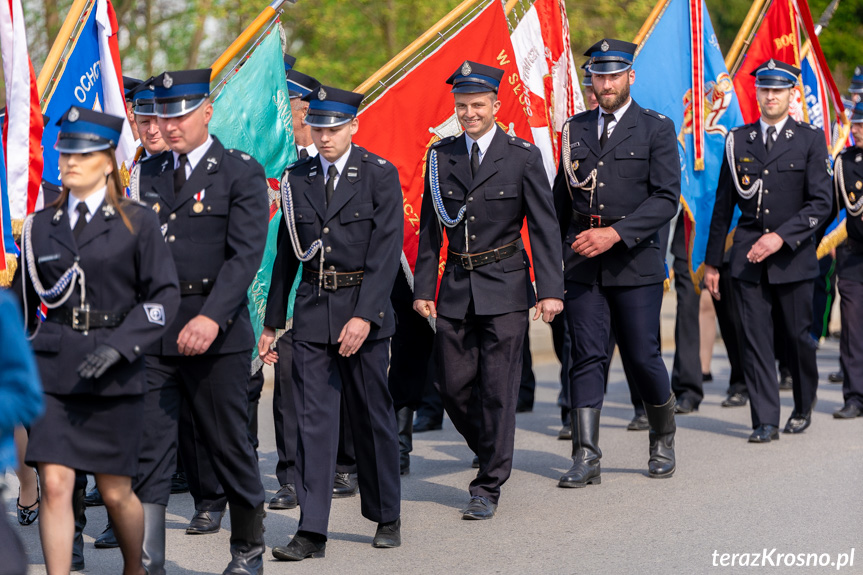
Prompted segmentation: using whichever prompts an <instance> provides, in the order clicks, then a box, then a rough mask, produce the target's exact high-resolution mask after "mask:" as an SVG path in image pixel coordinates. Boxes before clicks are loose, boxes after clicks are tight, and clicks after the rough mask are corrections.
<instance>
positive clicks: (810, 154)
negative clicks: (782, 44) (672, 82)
mask: <svg viewBox="0 0 863 575" xmlns="http://www.w3.org/2000/svg"><path fill="white" fill-rule="evenodd" d="M752 74H753V75H754V76H755V87H756V92H757V97H758V103H759V106H760V108H761V118H760V119H759V120H758V121H757V122H755V123H752V124H747V125H744V126H740V127H738V128H734V129H733V130H732V131H731V133H730V134H729V135H728V138H727V140H726V146H725V149H726V155H725V159H724V161H723V164H722V170H721V172H720V175H719V184H718V186H717V190H716V204H715V206H714V209H713V220H712V222H711V225H710V237H709V240H708V243H707V254H706V257H705V263H706V264H707V267H706V268H705V274H704V285H705V287H706V288H707V289H708V291H709V292H710V294H711V295H712V296H713V297H715V298H719V297H720V296H721V294H720V292H719V271H718V269H717V268H719V267H720V266H721V265H722V258H723V252H724V251H725V237H726V234H727V233H728V231H729V227H730V225H731V218H732V215H733V213H734V206H735V205H737V206H738V207H739V208H740V211H741V216H740V220H739V221H738V223H737V231H736V232H735V233H734V243H733V245H732V247H731V254H730V267H731V275H732V277H733V278H734V291H735V296H737V298H736V301H737V303H738V305H739V309H740V317H741V320H742V323H743V339H744V341H743V365H744V378H745V380H746V387H747V389H748V390H749V398H750V410H751V412H752V427H753V429H754V431H753V433H752V434H751V435H750V437H749V441H750V442H752V443H767V442H770V441H771V440H776V439H779V387H778V385H777V382H776V368H775V363H774V361H775V355H774V349H773V331H774V327H773V320H772V318H771V312H772V311H773V308H775V307H777V308H778V310H777V311H778V312H779V313H780V314H781V317H782V318H783V324H784V327H785V336H786V341H787V342H788V346H787V347H788V363H789V367H790V370H791V375H792V378H793V386H794V411H793V412H792V413H791V416H790V417H789V419H788V422H787V424H786V425H785V429H784V431H785V433H801V432H803V431H804V430H805V429H806V428H807V427H809V425H810V423H811V418H812V409H813V407H814V406H815V394H816V390H817V387H818V366H817V365H816V361H815V342H814V341H813V340H812V338H811V337H810V335H809V329H810V327H811V325H812V292H813V289H814V283H813V280H814V279H815V278H816V277H817V276H818V259H817V257H816V255H815V251H816V247H817V244H816V233H817V232H818V230H819V229H820V228H821V227H822V226H823V225H824V223H825V222H826V221H827V218H828V217H829V216H830V213H831V208H832V205H833V202H832V195H831V191H830V175H831V173H832V168H831V158H830V156H829V154H828V151H827V144H826V142H825V139H824V134H823V132H822V131H821V130H819V129H818V128H816V127H814V126H812V125H810V124H806V123H803V122H797V121H795V120H793V119H790V118H789V117H788V109H789V101H790V98H791V91H792V89H793V88H794V86H795V85H796V84H797V78H798V76H799V74H800V70H799V69H797V68H795V67H794V66H791V65H789V64H786V63H784V62H781V61H779V60H774V59H771V60H768V61H767V62H764V63H763V64H762V65H760V66H759V67H758V68H757V69H756V70H755V71H754V72H752Z"/></svg>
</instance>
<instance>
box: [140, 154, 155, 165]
mask: <svg viewBox="0 0 863 575" xmlns="http://www.w3.org/2000/svg"><path fill="white" fill-rule="evenodd" d="M158 156H159V154H156V155H155V156H151V155H150V154H147V155H146V156H144V157H143V158H141V159H140V160H138V163H139V164H143V163H144V162H149V161H150V160H152V159H153V158H156V157H158Z"/></svg>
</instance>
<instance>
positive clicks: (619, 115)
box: [596, 98, 632, 138]
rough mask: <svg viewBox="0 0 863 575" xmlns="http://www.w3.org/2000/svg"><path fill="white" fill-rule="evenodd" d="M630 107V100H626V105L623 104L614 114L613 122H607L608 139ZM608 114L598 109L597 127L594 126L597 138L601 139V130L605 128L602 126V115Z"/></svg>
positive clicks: (603, 121)
mask: <svg viewBox="0 0 863 575" xmlns="http://www.w3.org/2000/svg"><path fill="white" fill-rule="evenodd" d="M631 105H632V98H630V99H629V100H627V101H626V104H624V105H623V106H621V107H620V108H618V109H617V111H615V112H614V120H613V121H609V122H608V126H607V128H608V137H609V138H610V137H611V134H612V133H613V132H614V128H615V127H616V126H617V123H618V122H619V121H620V119H621V118H622V117H623V115H624V114H625V113H626V111H627V110H628V109H629V107H630V106H631ZM609 113H610V112H607V111H606V110H603V109H602V106H600V107H599V122H598V123H597V126H596V135H597V137H599V138H602V130H603V128H605V127H606V126H603V124H604V123H605V120H604V119H603V117H602V115H603V114H609Z"/></svg>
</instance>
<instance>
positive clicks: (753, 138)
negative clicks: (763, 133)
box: [749, 130, 758, 142]
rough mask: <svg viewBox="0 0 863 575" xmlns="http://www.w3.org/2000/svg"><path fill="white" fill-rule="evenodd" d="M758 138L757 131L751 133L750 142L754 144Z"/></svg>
mask: <svg viewBox="0 0 863 575" xmlns="http://www.w3.org/2000/svg"><path fill="white" fill-rule="evenodd" d="M757 137H758V132H756V131H755V130H752V131H751V132H749V141H750V142H754V141H755V138H757Z"/></svg>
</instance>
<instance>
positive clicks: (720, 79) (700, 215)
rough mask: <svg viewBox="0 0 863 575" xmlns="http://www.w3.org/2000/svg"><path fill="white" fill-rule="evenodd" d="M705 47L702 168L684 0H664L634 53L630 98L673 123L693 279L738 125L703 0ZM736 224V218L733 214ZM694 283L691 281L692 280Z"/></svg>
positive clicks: (735, 106) (730, 84) (698, 272)
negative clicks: (731, 133) (728, 139)
mask: <svg viewBox="0 0 863 575" xmlns="http://www.w3.org/2000/svg"><path fill="white" fill-rule="evenodd" d="M702 11H703V27H702V31H701V37H702V38H703V39H704V40H703V45H704V48H703V49H704V60H703V61H704V76H703V77H704V84H703V86H702V90H701V93H700V94H698V95H697V97H699V98H703V103H704V105H703V110H704V113H703V126H704V169H703V170H696V169H695V150H694V142H693V94H692V78H693V66H694V62H693V60H694V59H693V54H692V49H691V38H692V36H691V26H690V22H691V19H690V13H689V2H688V0H669V1H668V3H667V4H666V5H665V9H664V11H663V13H662V14H661V16H660V17H659V19H658V20H657V22H656V25H655V26H654V28H653V30H652V31H651V33H650V35H649V36H648V37H647V38H646V39H645V40H644V42H643V43H642V45H641V47H640V51H639V52H638V53H637V55H636V58H635V63H634V64H633V69H634V70H635V71H636V77H635V84H634V85H633V86H632V97H633V98H634V99H635V101H636V102H638V103H639V105H641V106H642V107H644V108H650V109H653V110H656V111H657V112H659V113H661V114H664V115H666V116H668V117H669V118H671V119H672V120H673V121H674V125H675V127H676V129H677V141H678V147H677V150H678V153H679V154H680V172H681V203H682V204H683V209H684V210H686V213H687V216H689V223H690V224H691V228H690V230H689V231H690V233H689V234H687V237H688V238H689V246H688V247H689V254H690V271H691V273H692V274H693V278H694V279H695V280H698V281H700V279H701V277H702V275H703V263H704V252H705V250H706V249H707V236H708V234H709V231H710V220H711V218H712V216H713V204H714V201H715V199H716V184H717V181H718V180H719V170H720V168H721V167H722V158H723V155H724V154H725V136H726V135H727V134H728V132H729V131H730V130H731V128H733V127H735V126H739V125H741V124H743V116H742V114H741V113H740V105H739V103H738V101H737V96H736V94H735V93H734V84H733V82H732V79H731V76H729V74H728V69H727V68H726V67H725V61H724V59H723V57H722V51H721V50H720V48H719V42H718V41H717V40H716V34H714V32H713V25H712V24H711V22H710V16H709V14H708V13H707V8H706V6H704V5H703V4H702ZM735 224H736V218H735ZM697 283H698V282H697V281H696V284H697Z"/></svg>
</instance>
